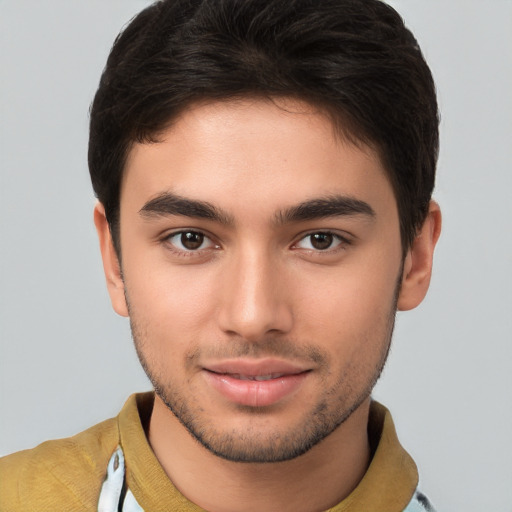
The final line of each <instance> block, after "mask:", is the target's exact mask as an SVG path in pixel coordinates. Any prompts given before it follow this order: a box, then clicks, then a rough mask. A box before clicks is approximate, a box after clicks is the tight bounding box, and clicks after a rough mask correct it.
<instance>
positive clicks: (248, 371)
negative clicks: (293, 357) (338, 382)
mask: <svg viewBox="0 0 512 512" xmlns="http://www.w3.org/2000/svg"><path fill="white" fill-rule="evenodd" d="M310 373H311V369H309V368H307V369H304V368H301V367H300V366H297V365H294V364H291V363H289V362H283V361H277V360H264V361H250V360H249V361H248V360H245V361H244V360H235V361H226V362H223V363H216V364H211V365H208V366H207V367H206V368H203V372H202V374H203V376H204V378H205V380H206V383H207V385H208V387H209V388H210V389H212V390H213V391H214V393H215V394H217V395H220V396H221V397H222V398H223V399H224V400H226V401H227V402H228V403H232V404H238V405H243V406H248V407H267V406H270V405H274V404H277V403H279V402H282V401H284V400H286V399H289V398H291V397H292V396H293V395H295V394H296V393H297V392H298V391H299V389H300V388H301V387H302V386H303V384H304V382H305V381H306V379H307V378H308V376H309V375H310Z"/></svg>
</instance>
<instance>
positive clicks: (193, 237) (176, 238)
mask: <svg viewBox="0 0 512 512" xmlns="http://www.w3.org/2000/svg"><path fill="white" fill-rule="evenodd" d="M166 241H167V242H168V243H169V244H171V245H172V246H173V248H175V249H177V250H178V251H183V252H194V251H199V250H201V249H208V248H211V247H216V245H215V244H214V243H213V241H212V240H210V238H208V237H207V236H206V235H205V234H204V233H201V232H200V231H179V232H178V233H172V234H171V235H169V236H168V237H167V238H166Z"/></svg>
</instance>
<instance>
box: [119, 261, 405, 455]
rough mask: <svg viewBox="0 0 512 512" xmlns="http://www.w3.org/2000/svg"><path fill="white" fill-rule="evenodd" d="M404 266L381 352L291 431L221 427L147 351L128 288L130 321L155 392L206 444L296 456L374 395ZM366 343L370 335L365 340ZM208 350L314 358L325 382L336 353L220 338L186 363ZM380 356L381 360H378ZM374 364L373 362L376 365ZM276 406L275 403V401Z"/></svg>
mask: <svg viewBox="0 0 512 512" xmlns="http://www.w3.org/2000/svg"><path fill="white" fill-rule="evenodd" d="M401 277H402V270H401V271H400V273H399V278H398V279H397V283H396V286H395V291H394V296H393V300H392V301H391V304H390V307H389V312H388V315H387V318H386V319H385V323H386V325H385V328H384V330H383V333H382V339H381V340H380V343H379V344H378V347H379V354H378V357H377V358H376V359H372V360H373V361H374V362H372V363H367V365H366V366H365V365H364V364H363V365H362V366H361V367H357V368H356V367H354V368H348V369H347V368H345V370H346V371H344V372H342V373H340V374H339V375H337V377H336V379H335V381H334V383H331V385H330V386H326V387H325V390H324V392H323V393H322V396H321V398H320V399H319V400H318V401H317V402H316V404H315V405H314V406H313V407H312V408H310V409H309V410H307V411H304V415H303V418H302V421H300V422H299V423H297V424H296V425H291V426H290V428H289V429H288V430H287V431H281V432H280V431H277V430H276V431H274V432H272V433H268V432H267V433H262V432H261V431H259V430H258V428H257V427H255V428H251V427H249V428H246V429H244V431H236V430H234V429H232V430H230V429H229V428H226V429H225V430H223V431H219V430H218V429H216V428H215V427H214V426H212V424H211V422H210V421H209V419H208V417H207V416H205V414H204V411H203V410H202V408H201V406H200V405H199V404H198V403H197V397H194V396H193V395H190V394H188V395H187V393H186V392H183V390H184V389H185V388H186V386H187V383H184V382H173V381H172V376H170V375H163V374H162V373H161V372H158V371H157V370H156V369H155V364H154V361H152V360H149V358H148V357H147V356H146V353H145V350H144V346H145V345H146V344H150V343H151V340H150V339H149V336H148V334H147V329H144V328H143V326H142V325H141V323H139V322H138V321H137V315H136V314H134V313H136V312H134V311H133V308H132V307H131V305H130V302H129V300H128V294H126V301H127V304H128V310H129V312H130V325H131V330H132V337H133V340H134V344H135V348H136V351H137V355H138V357H139V360H140V362H141V365H142V367H143V369H144V371H145V372H146V375H147V376H148V378H149V380H150V381H151V383H152V384H153V387H154V389H155V393H156V394H157V395H158V396H159V397H160V399H161V400H162V402H163V403H164V404H165V405H166V406H167V407H168V409H169V410H170V411H171V412H172V413H173V415H174V416H175V417H176V418H177V419H178V420H179V422H180V423H181V424H182V425H183V426H184V427H185V429H186V430H187V431H188V432H189V433H190V435H191V436H192V437H194V438H195V439H196V440H197V441H198V442H199V443H200V444H201V445H202V446H203V447H204V448H206V449H207V450H208V451H210V452H211V453H213V454H215V455H217V456H219V457H221V458H223V459H226V460H229V461H232V462H244V463H273V462H283V461H287V460H291V459H295V458H296V457H299V456H300V455H302V454H304V453H306V452H307V451H309V450H310V449H311V448H313V447H314V446H315V445H317V444H318V443H320V442H321V441H322V440H323V439H325V438H326V437H327V436H329V435H330V434H331V433H333V432H334V431H335V430H336V429H337V428H338V427H339V426H340V425H342V424H343V423H344V422H345V421H346V420H347V419H348V418H349V417H350V416H351V415H352V413H353V412H354V411H356V410H357V409H358V408H359V406H360V405H361V404H362V403H363V402H364V401H365V400H366V399H367V398H368V397H369V396H370V394H371V391H372V389H373V388H374V386H375V384H376V383H377V381H378V379H379V377H380V375H381V373H382V370H383V368H384V365H385V362H386V360H387V356H388V353H389V348H390V345H391V339H392V334H393V328H394V324H395V315H396V309H397V302H398V296H399V292H400V285H401ZM362 343H363V345H364V340H362ZM205 356H208V357H214V358H215V357H219V358H236V357H254V358H258V357H272V356H275V357H279V358H283V359H289V360H298V361H301V362H308V361H309V362H311V363H314V365H315V367H316V368H318V372H319V374H322V375H323V378H324V379H325V382H327V379H326V378H327V376H331V377H332V375H331V374H332V370H331V364H330V359H331V358H330V356H329V354H328V353H326V352H324V351H322V350H321V349H320V348H319V347H318V346H315V345H312V344H310V345H298V344H297V343H294V342H293V341H291V340H285V339H281V338H279V337H272V338H268V339H265V340H261V341H259V342H258V343H249V342H246V341H244V340H232V341H230V342H225V343H221V344H217V345H215V346H214V347H210V348H208V349H201V350H199V349H193V350H191V351H190V352H189V353H188V354H187V357H186V362H185V366H186V367H188V368H193V367H194V366H195V364H196V361H199V360H200V359H201V358H204V357H205ZM375 361H376V362H375ZM370 364H371V366H370ZM361 374H364V375H365V376H366V378H365V381H364V383H363V385H362V386H355V385H354V380H357V381H358V382H359V379H352V378H350V376H352V377H353V376H354V375H361ZM270 407H272V406H270ZM238 409H239V411H240V413H241V414H252V415H254V416H255V417H258V416H262V415H264V414H267V413H268V408H265V407H262V408H259V407H248V406H241V405H240V406H238Z"/></svg>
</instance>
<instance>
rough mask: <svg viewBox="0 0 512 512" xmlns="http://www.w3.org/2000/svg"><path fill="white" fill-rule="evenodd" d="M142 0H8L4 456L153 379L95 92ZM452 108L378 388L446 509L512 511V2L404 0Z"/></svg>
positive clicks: (0, 434)
mask: <svg viewBox="0 0 512 512" xmlns="http://www.w3.org/2000/svg"><path fill="white" fill-rule="evenodd" d="M147 4H148V2H147V1H144V0H87V1H84V2H77V1H69V0H45V1H41V0H0V43H1V46H0V47H1V52H2V53H1V61H0V72H1V86H0V93H1V112H0V114H1V118H0V119H1V125H0V129H1V133H0V144H1V147H0V154H1V174H0V179H1V182H0V194H1V197H0V219H1V228H0V229H1V231H0V249H1V265H0V329H1V330H0V415H1V416H0V454H6V453H9V452H11V451H15V450H19V449H23V448H28V447H31V446H34V445H36V444H38V443H39V442H41V441H43V440H45V439H49V438H56V437H62V436H68V435H71V434H73V433H76V432H78V431H80V430H82V429H84V428H86V427H88V426H90V425H92V424H94V423H96V422H98V421H100V420H103V419H105V418H107V417H111V416H113V415H115V414H116V413H117V411H118V410H119V409H120V407H121V406H122V404H123V402H124V400H125V399H126V397H127V396H128V395H129V394H130V393H132V392H134V391H139V390H144V389H149V384H148V381H147V380H146V378H145V376H144V375H143V372H142V370H141V369H140V368H139V364H138V362H137V360H136V356H135V353H134V350H133V348H132V343H131V340H130V334H129V327H128V324H127V321H126V320H125V319H122V318H119V317H117V316H116V315H115V314H114V313H113V312H112V310H111V308H110V303H109V300H108V297H107V293H106V290H105V286H104V282H103V274H102V270H101V263H100V256H99V251H98V248H97V242H96V238H95V233H94V230H93V223H92V208H93V205H94V198H93V195H92V192H91V188H90V184H89V178H88V172H87V167H86V145H87V122H88V114H87V112H88V107H89V103H90V101H91V99H92V96H93V94H94V91H95V88H96V85H97V82H98V79H99V76H100V71H101V69H102V67H103V65H104V62H105V59H106V56H107V53H108V50H109V48H110V45H111V43H112V41H113V39H114V36H115V35H116V34H117V32H118V31H119V29H120V28H121V27H122V26H123V24H124V23H125V22H126V21H127V20H128V19H129V18H130V17H131V16H132V15H133V14H134V13H135V12H137V11H138V10H140V9H141V8H142V7H144V6H145V5H147ZM393 5H394V6H396V7H397V9H398V10H399V11H400V12H401V13H402V15H403V16H404V18H405V20H406V22H407V23H408V25H409V26H410V28H412V30H413V31H414V32H415V34H416V36H417V38H418V40H419V41H420V44H421V45H422V48H423V50H424V53H425V55H426V58H427V60H428V61H429V63H430V65H431V67H432V69H433V72H434V76H435V78H436V82H437V85H438V90H439V100H440V105H441V110H442V116H443V121H442V146H441V147H442V149H441V156H440V162H439V178H438V184H437V189H436V193H435V197H436V198H437V199H438V200H439V202H440V203H441V206H442V208H443V212H444V231H443V234H442V237H441V240H440V243H439V246H438V251H437V258H436V265H435V272H434V278H433V282H432V286H431V290H430V293H429V296H428V298H427V300H426V301H425V302H424V304H423V305H422V306H420V307H419V308H418V309H417V310H415V311H412V312H408V313H402V314H399V316H398V324H397V329H396V335H395V342H394V347H393V350H392V354H391V358H390V361H389V363H388V366H387V369H386V371H385V373H384V376H383V378H382V380H381V382H380V383H379V384H378V387H377V389H376V391H375V396H376V397H377V398H378V399H379V400H381V401H383V402H384V403H385V404H387V405H388V406H389V408H390V409H391V411H392V413H393V415H394V418H395V422H396V424H397V428H398V432H399V436H400V438H401V440H402V442H403V444H404V445H405V446H406V447H407V448H408V450H409V451H410V452H411V453H412V455H413V456H414V458H415V459H416V461H417V463H418V466H419V468H420V474H421V480H422V487H423V489H424V491H425V492H426V493H427V494H428V495H429V496H430V498H431V499H432V501H433V502H434V503H435V505H436V506H437V508H438V509H439V511H440V512H442V511H449V510H454V511H455V510H465V511H468V512H469V511H471V512H482V511H491V510H492V511H493V512H496V511H510V510H512V462H511V459H512V441H511V434H512V400H511V394H512V393H511V392H512V349H511V346H512V236H511V234H510V224H511V221H512V208H511V203H512V192H511V190H512V177H511V176H512V172H511V170H512V165H511V164H512V161H511V160H512V158H511V152H510V146H511V144H512V2H511V1H510V0H494V1H488V2H482V1H468V0H464V1H462V0H461V1H453V0H449V1H447V0H429V1H420V0H396V1H394V2H393Z"/></svg>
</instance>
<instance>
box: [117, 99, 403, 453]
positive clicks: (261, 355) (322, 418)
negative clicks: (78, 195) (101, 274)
mask: <svg viewBox="0 0 512 512" xmlns="http://www.w3.org/2000/svg"><path fill="white" fill-rule="evenodd" d="M160 139H161V140H160V142H158V143H153V144H136V145H135V146H134V147H133V149H132V150H131V152H130V154H129V158H128V161H127V164H126V169H125V175H124V178H123V183H122V190H121V210H120V227H121V228H120V232H121V251H122V273H123V287H124V289H123V297H122V298H121V297H117V299H113V300H114V304H115V307H116V309H117V311H118V312H119V313H121V314H129V316H130V321H131V325H132V332H133V337H134V340H135V344H136V348H137V352H138V354H139V357H140V359H141V362H142V364H143V366H144V368H145V370H146V372H147V374H148V376H149V378H150V379H151V381H152V382H153V384H154V386H155V389H156V391H157V395H158V396H159V398H160V399H161V400H162V401H163V402H164V403H165V404H166V405H167V407H168V408H169V409H170V410H171V411H172V412H173V413H174V415H175V416H176V418H178V419H179V421H180V422H181V423H182V425H184V426H185V427H186V428H187V429H188V430H189V432H190V433H191V434H192V435H193V436H194V437H196V438H197V439H198V440H199V441H200V442H201V443H203V445H204V446H206V447H207V448H208V449H209V450H211V451H212V452H213V453H215V454H217V455H220V456H221V457H224V458H227V459H229V460H237V461H252V462H269V461H278V460H287V459H291V458H293V457H296V456H298V455H300V454H301V453H304V452H305V451H307V450H308V449H309V448H311V447H312V446H314V445H315V444H316V443H318V442H319V441H320V440H322V439H323V438H325V437H326V436H328V435H330V434H331V433H332V432H333V431H335V430H336V428H337V427H338V426H339V425H340V424H341V423H342V422H343V421H344V420H346V419H347V418H348V417H349V416H350V415H351V413H352V412H353V411H354V410H356V409H357V408H358V406H359V405H360V404H361V403H362V402H363V401H364V400H365V399H367V398H368V396H369V393H370V391H371V389H372V387H373V385H374V384H375V381H376V380H377V378H378V376H379V374H380V371H381V369H382V366H383V364H384V361H385V359H386V355H387V351H388V347H389V343H390V339H391V332H392V328H393V322H394V315H395V310H396V300H397V295H398V292H399V287H400V282H401V274H402V272H401V270H402V258H401V243H400V234H399V220H398V213H397V207H396V202H395V198H394V195H393V191H392V188H391V186H390V183H389V181H388V179H387V176H386V173H385V171H384V168H383V166H382V164H381V162H380V159H379V157H378V155H377V154H376V153H375V152H374V151H373V150H371V149H370V148H368V147H364V146H362V147H356V146H354V145H352V144H350V143H347V142H344V141H341V140H340V139H339V138H338V137H336V136H335V135H334V133H333V128H332V125H331V123H330V122H329V120H328V119H327V118H326V117H324V116H323V115H321V114H320V113H318V112H316V111H315V110H314V109H313V107H311V106H308V105H307V104H303V103H300V102H294V101H291V100H290V101H287V102H284V101H281V102H280V103H277V104H276V103H273V102H270V101H263V100H253V101H251V100H246V101H238V102H234V101H231V102H219V103H213V104H208V105H198V106H195V107H193V108H190V109H189V110H188V111H186V112H185V113H184V114H183V115H182V116H181V117H180V118H179V119H178V120H177V122H176V123H175V124H174V125H173V126H172V127H171V128H170V129H168V130H167V131H166V132H165V133H163V134H162V136H161V138H160ZM125 298H126V303H125V302H124V300H125Z"/></svg>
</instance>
